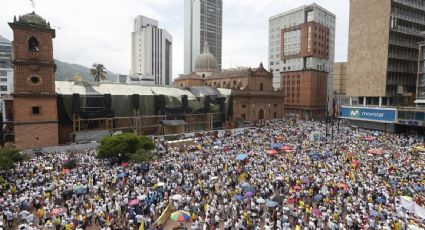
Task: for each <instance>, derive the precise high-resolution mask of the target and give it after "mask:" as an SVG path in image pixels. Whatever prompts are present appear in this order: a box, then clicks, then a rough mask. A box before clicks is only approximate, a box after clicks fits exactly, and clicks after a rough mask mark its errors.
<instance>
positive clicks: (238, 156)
mask: <svg viewBox="0 0 425 230" xmlns="http://www.w3.org/2000/svg"><path fill="white" fill-rule="evenodd" d="M247 157H248V155H246V154H239V155H237V156H236V160H237V161H243V160H245V159H246V158H247Z"/></svg>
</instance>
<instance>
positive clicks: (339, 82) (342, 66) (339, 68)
mask: <svg viewBox="0 0 425 230" xmlns="http://www.w3.org/2000/svg"><path fill="white" fill-rule="evenodd" d="M333 72H334V79H333V89H334V95H335V96H345V94H346V92H347V62H335V63H334V71H333Z"/></svg>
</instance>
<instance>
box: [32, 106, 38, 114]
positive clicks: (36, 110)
mask: <svg viewBox="0 0 425 230" xmlns="http://www.w3.org/2000/svg"><path fill="white" fill-rule="evenodd" d="M32 114H40V107H39V106H33V107H32Z"/></svg>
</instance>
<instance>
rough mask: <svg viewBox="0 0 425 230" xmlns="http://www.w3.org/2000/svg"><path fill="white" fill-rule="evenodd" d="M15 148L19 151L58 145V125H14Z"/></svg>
mask: <svg viewBox="0 0 425 230" xmlns="http://www.w3.org/2000/svg"><path fill="white" fill-rule="evenodd" d="M14 131H15V146H16V147H17V148H19V149H29V148H41V147H47V146H55V145H58V143H59V140H58V124H54V123H52V124H25V125H15V127H14Z"/></svg>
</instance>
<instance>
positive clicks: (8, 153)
mask: <svg viewBox="0 0 425 230" xmlns="http://www.w3.org/2000/svg"><path fill="white" fill-rule="evenodd" d="M24 160H25V156H24V155H22V154H21V152H20V150H19V149H15V148H12V147H7V148H3V149H1V150H0V170H8V169H12V168H13V167H14V163H16V162H22V161H24Z"/></svg>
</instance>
